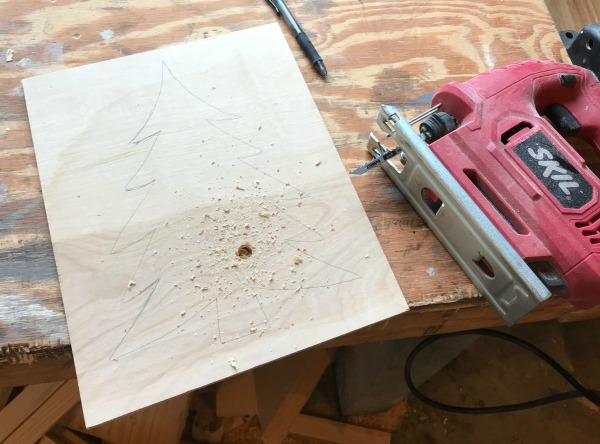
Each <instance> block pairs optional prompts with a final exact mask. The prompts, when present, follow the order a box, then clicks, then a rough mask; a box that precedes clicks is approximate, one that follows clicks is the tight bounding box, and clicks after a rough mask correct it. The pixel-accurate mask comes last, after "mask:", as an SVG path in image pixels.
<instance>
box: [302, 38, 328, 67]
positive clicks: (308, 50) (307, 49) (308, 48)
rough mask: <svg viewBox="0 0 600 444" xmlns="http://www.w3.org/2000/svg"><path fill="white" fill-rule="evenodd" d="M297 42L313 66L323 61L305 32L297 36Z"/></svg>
mask: <svg viewBox="0 0 600 444" xmlns="http://www.w3.org/2000/svg"><path fill="white" fill-rule="evenodd" d="M296 41H297V42H298V44H299V45H300V48H302V51H304V54H306V57H308V60H310V63H311V65H314V64H315V62H318V61H319V60H321V61H322V60H323V59H322V58H321V56H320V55H319V53H318V52H317V50H316V49H315V47H314V46H313V44H312V42H311V41H310V40H309V39H308V36H307V35H306V34H305V33H304V32H301V33H300V34H298V35H297V36H296Z"/></svg>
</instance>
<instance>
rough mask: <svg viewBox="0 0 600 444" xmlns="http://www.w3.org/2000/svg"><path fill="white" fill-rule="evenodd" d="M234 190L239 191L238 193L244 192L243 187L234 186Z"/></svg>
mask: <svg viewBox="0 0 600 444" xmlns="http://www.w3.org/2000/svg"><path fill="white" fill-rule="evenodd" d="M235 189H236V190H240V191H244V187H243V186H241V185H236V186H235Z"/></svg>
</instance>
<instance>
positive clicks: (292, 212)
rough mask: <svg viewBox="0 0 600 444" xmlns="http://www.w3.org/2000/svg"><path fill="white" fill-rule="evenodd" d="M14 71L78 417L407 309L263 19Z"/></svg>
mask: <svg viewBox="0 0 600 444" xmlns="http://www.w3.org/2000/svg"><path fill="white" fill-rule="evenodd" d="M23 86H24V90H25V96H26V102H27V111H28V114H29V119H30V122H31V127H32V133H33V140H34V146H35V151H36V158H37V163H38V169H39V173H40V178H41V181H42V191H43V195H44V203H45V206H46V212H47V215H48V221H49V226H50V234H51V238H52V243H53V248H54V254H55V258H56V263H57V267H58V272H59V280H60V284H61V292H62V296H63V300H64V305H65V312H66V314H67V318H68V320H67V322H68V326H69V333H70V337H71V343H72V347H73V353H74V358H75V365H76V370H77V375H78V380H79V386H80V390H81V399H82V404H83V410H84V415H85V419H86V424H87V426H88V427H89V426H93V425H96V424H99V423H101V422H103V421H107V420H110V419H113V418H115V417H118V416H120V415H123V414H126V413H128V412H131V411H133V410H136V409H139V408H142V407H145V406H147V405H150V404H152V403H156V402H159V401H161V400H164V399H167V398H169V397H173V396H175V395H178V394H181V393H184V392H186V391H189V390H192V389H194V388H197V387H201V386H205V385H207V384H209V383H212V382H214V381H218V380H221V379H224V378H226V377H229V376H233V375H235V374H236V372H239V371H243V370H247V369H250V368H253V367H255V366H257V365H260V364H263V363H266V362H269V361H272V360H274V359H277V358H280V357H282V356H285V355H288V354H291V353H294V352H296V351H299V350H302V349H305V348H308V347H310V346H313V345H315V344H318V343H321V342H323V341H325V340H328V339H331V338H333V337H336V336H339V335H342V334H344V333H347V332H349V331H352V330H354V329H358V328H360V327H363V326H365V325H369V324H372V323H374V322H377V321H379V320H382V319H385V318H388V317H391V316H394V315H396V314H398V313H401V312H403V311H404V310H406V309H407V306H406V302H405V300H404V297H403V296H402V293H401V291H400V289H399V287H398V283H397V281H396V279H395V278H394V276H393V274H392V272H391V270H390V267H389V264H388V262H387V260H386V258H385V256H384V255H383V253H382V250H381V247H380V245H379V244H378V242H377V240H376V238H375V235H374V233H373V230H372V228H371V226H370V224H369V221H368V219H367V217H366V215H365V213H364V211H363V209H362V207H361V205H360V202H359V200H358V198H357V196H356V193H355V191H354V188H353V187H352V184H351V183H350V180H349V179H348V174H347V172H346V171H345V169H344V167H343V166H342V163H341V162H340V159H339V157H338V154H337V152H336V150H335V147H334V146H333V143H332V140H331V138H330V136H329V134H328V132H327V129H326V128H325V126H324V124H323V122H322V120H321V117H320V115H319V112H318V110H317V108H316V106H315V104H314V101H313V100H312V98H311V96H310V93H309V91H308V89H307V87H306V85H305V83H304V81H303V79H302V76H301V74H300V72H299V70H298V67H297V65H296V62H295V60H294V59H293V57H292V54H291V52H290V50H289V47H288V46H287V43H286V41H285V39H284V37H283V35H282V34H281V31H280V29H279V26H278V25H277V24H271V25H266V26H262V27H258V28H253V29H249V30H245V31H239V32H235V33H231V34H227V35H223V36H220V37H217V38H214V39H206V40H203V41H199V42H194V43H189V44H185V45H179V46H173V47H169V48H165V49H159V50H155V51H151V52H147V53H142V54H138V55H133V56H129V57H123V58H120V59H117V60H111V61H107V62H101V63H97V64H93V65H88V66H83V67H78V68H74V69H70V70H66V71H63V72H57V73H51V74H47V75H44V76H40V77H34V78H31V79H26V80H24V81H23Z"/></svg>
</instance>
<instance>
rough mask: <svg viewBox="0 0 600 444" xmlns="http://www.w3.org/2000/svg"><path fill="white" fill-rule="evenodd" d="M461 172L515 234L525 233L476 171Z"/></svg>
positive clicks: (523, 227) (525, 229) (522, 226)
mask: <svg viewBox="0 0 600 444" xmlns="http://www.w3.org/2000/svg"><path fill="white" fill-rule="evenodd" d="M463 172H464V173H465V175H466V176H467V177H468V178H469V180H470V181H471V182H472V183H473V185H475V187H476V188H477V189H478V190H479V192H480V193H481V194H482V195H483V197H485V198H486V200H487V201H488V202H489V203H490V205H492V207H494V209H495V210H496V211H497V212H498V214H499V215H500V216H502V218H503V219H504V221H505V222H506V223H507V224H508V225H509V226H510V227H511V228H512V229H513V231H514V232H515V233H517V234H523V233H526V232H527V228H525V226H524V225H523V223H521V221H520V220H519V219H517V218H516V217H515V215H514V214H513V213H512V212H511V211H510V209H508V208H506V206H505V205H504V204H503V203H502V201H501V200H500V199H499V198H498V196H497V195H496V194H495V193H494V190H492V188H491V187H490V186H489V185H488V184H487V183H486V182H485V181H484V180H482V179H481V177H479V174H477V171H475V170H463Z"/></svg>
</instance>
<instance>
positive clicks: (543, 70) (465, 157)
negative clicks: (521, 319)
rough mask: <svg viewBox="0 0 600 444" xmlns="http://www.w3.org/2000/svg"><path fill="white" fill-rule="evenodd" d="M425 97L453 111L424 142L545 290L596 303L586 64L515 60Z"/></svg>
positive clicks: (597, 119)
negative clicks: (451, 123)
mask: <svg viewBox="0 0 600 444" xmlns="http://www.w3.org/2000/svg"><path fill="white" fill-rule="evenodd" d="M432 104H441V107H440V109H439V110H440V111H442V112H444V113H447V114H449V115H450V117H451V118H454V119H455V121H456V129H453V130H451V131H450V132H449V133H448V134H446V135H444V136H443V137H441V138H439V139H437V140H435V141H432V142H430V145H429V147H430V149H431V150H432V151H433V152H434V153H435V154H436V156H437V157H438V159H439V160H440V161H441V162H442V163H443V164H444V166H445V167H446V168H447V169H448V170H449V171H450V172H451V174H452V175H453V176H454V178H455V179H456V180H457V181H458V182H459V183H460V185H461V186H462V187H463V188H464V190H465V191H466V192H467V193H468V194H469V195H470V196H471V198H472V199H473V200H474V201H475V202H476V203H477V205H478V206H479V207H480V208H481V209H482V211H483V212H484V213H485V215H486V216H487V217H488V218H489V219H490V220H491V221H492V223H493V224H494V225H495V226H496V227H497V228H498V230H499V231H500V232H501V233H502V234H503V235H504V237H505V238H506V239H507V240H508V241H509V243H510V244H511V245H512V246H513V247H514V248H515V250H516V251H517V252H518V253H519V255H520V256H521V257H522V258H523V259H524V260H525V262H526V263H527V264H529V266H530V267H531V268H532V269H533V271H534V272H535V273H536V274H537V275H538V277H539V278H540V279H541V280H542V282H543V283H544V284H546V286H547V287H548V288H549V289H550V290H551V291H552V292H553V293H555V294H561V295H564V296H567V297H569V298H570V300H571V301H572V303H573V305H575V306H576V307H579V308H588V307H592V306H594V305H597V304H599V303H600V291H598V288H597V287H596V286H597V285H598V284H599V283H600V199H599V191H600V180H599V179H598V176H597V175H596V174H595V173H594V171H592V169H591V167H592V168H593V167H594V162H595V163H596V164H598V161H599V160H600V159H598V158H597V157H598V156H599V155H600V151H599V150H600V83H599V82H598V80H597V79H596V78H595V77H594V74H592V73H591V72H590V71H588V70H586V69H584V68H581V67H579V66H575V65H567V64H562V63H556V62H548V61H527V62H522V63H516V64H513V65H509V66H507V67H504V68H500V69H496V70H493V71H491V72H489V73H486V74H481V75H479V76H477V77H475V78H473V79H471V80H468V81H466V82H464V83H458V82H452V83H449V84H447V85H445V86H444V87H442V88H441V89H440V90H438V92H437V93H436V94H435V95H434V96H433V99H432ZM442 114H443V113H442ZM422 125H423V124H422ZM424 129H425V130H426V129H427V128H423V127H421V131H422V132H423V130H424ZM424 134H427V133H426V132H424ZM426 140H427V139H426ZM597 171H598V170H597ZM489 272H490V273H492V274H493V270H489Z"/></svg>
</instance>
